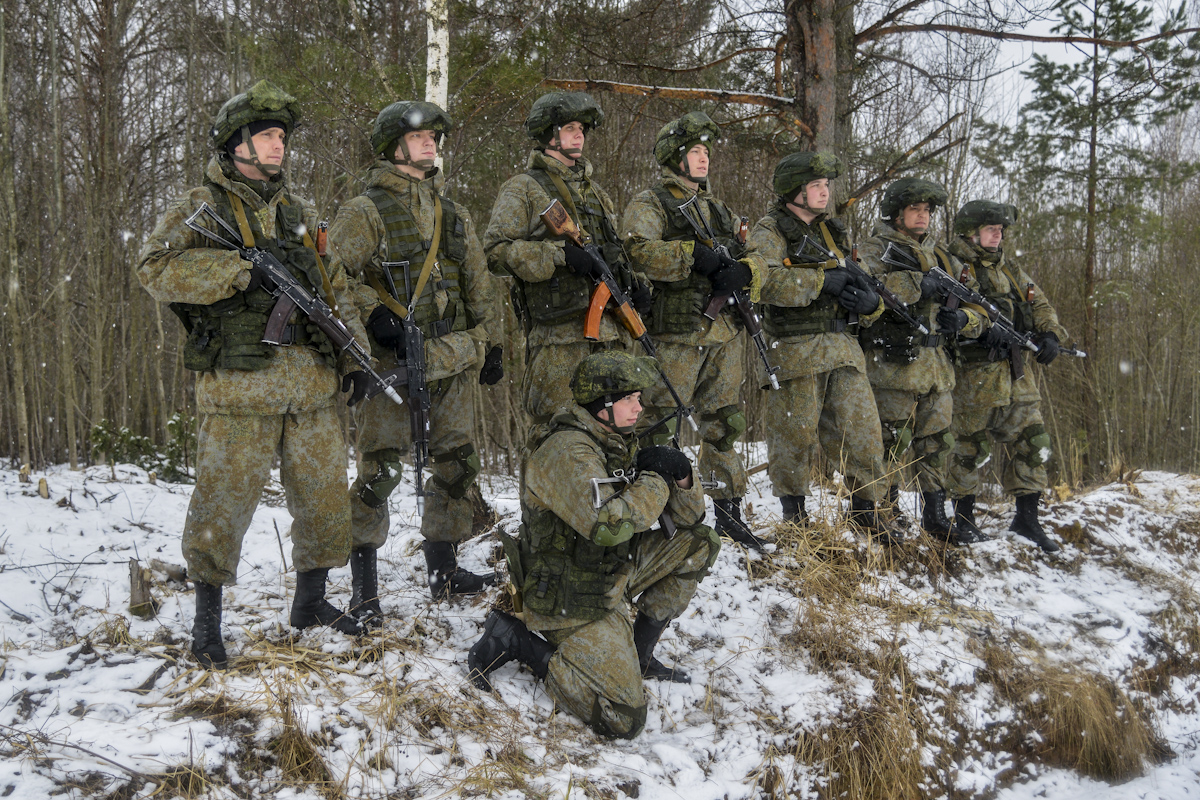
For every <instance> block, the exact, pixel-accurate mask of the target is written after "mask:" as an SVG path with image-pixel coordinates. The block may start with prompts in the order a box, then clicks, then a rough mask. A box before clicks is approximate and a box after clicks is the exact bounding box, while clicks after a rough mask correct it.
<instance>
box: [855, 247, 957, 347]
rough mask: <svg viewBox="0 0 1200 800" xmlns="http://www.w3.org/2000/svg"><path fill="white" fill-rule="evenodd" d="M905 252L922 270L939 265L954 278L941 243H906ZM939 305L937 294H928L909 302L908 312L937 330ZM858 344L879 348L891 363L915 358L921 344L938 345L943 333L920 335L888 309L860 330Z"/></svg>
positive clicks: (927, 326) (922, 345)
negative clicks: (926, 246)
mask: <svg viewBox="0 0 1200 800" xmlns="http://www.w3.org/2000/svg"><path fill="white" fill-rule="evenodd" d="M898 246H902V247H906V249H907V250H908V252H909V253H910V254H911V255H912V257H913V258H915V259H916V260H917V261H918V262H919V263H920V264H921V272H928V271H929V270H931V269H933V268H934V267H941V268H942V270H943V271H944V272H945V273H946V274H947V275H953V276H954V277H955V278H957V277H958V276H957V275H955V270H954V267H953V266H952V265H951V263H950V256H949V255H948V254H947V253H946V251H945V250H943V249H942V248H941V247H935V248H933V252H932V253H931V252H930V251H928V250H926V249H924V248H922V247H912V246H906V245H899V244H898ZM940 305H941V303H940V302H939V300H938V299H937V297H936V296H934V297H928V298H925V299H923V300H919V301H918V302H916V303H914V304H912V305H910V306H909V307H908V313H909V314H911V315H912V316H913V317H915V318H916V319H918V320H920V321H921V322H922V323H924V324H925V327H926V328H928V329H929V330H931V331H933V330H937V320H936V319H934V316H935V315H936V313H937V309H938V307H939V306H940ZM858 340H859V344H861V345H862V347H863V349H866V348H875V349H876V351H878V352H880V354H881V357H882V359H883V360H884V361H886V362H888V363H891V364H909V363H912V362H913V361H916V359H917V356H918V355H919V354H920V352H921V348H922V347H941V346H942V344H943V343H944V342H945V337H944V336H942V335H941V334H936V333H931V334H928V335H922V334H921V333H920V331H918V330H917V329H916V328H914V327H912V326H911V325H909V324H908V323H907V322H905V321H904V320H903V319H901V318H900V316H899V315H898V314H896V313H895V312H894V311H892V310H891V309H888V310H887V311H884V312H883V314H882V315H881V316H880V317H879V319H878V321H876V323H875V324H874V325H872V326H871V327H870V328H867V329H865V330H863V331H861V332H860V333H859V337H858Z"/></svg>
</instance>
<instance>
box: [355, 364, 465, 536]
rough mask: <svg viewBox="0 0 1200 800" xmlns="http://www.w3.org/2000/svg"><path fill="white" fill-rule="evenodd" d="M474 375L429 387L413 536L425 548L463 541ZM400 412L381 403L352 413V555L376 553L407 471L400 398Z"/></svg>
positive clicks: (407, 432)
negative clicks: (425, 457)
mask: <svg viewBox="0 0 1200 800" xmlns="http://www.w3.org/2000/svg"><path fill="white" fill-rule="evenodd" d="M475 383H476V373H475V371H474V370H467V371H465V372H460V373H458V374H457V375H452V376H451V377H449V378H443V379H441V380H439V381H434V382H433V383H431V384H430V385H429V395H430V397H429V400H430V404H429V462H430V463H429V474H428V475H427V476H426V480H425V514H424V515H423V516H422V517H421V535H422V536H423V537H425V539H426V540H427V541H430V542H461V541H463V540H464V539H468V538H470V536H471V501H470V500H469V499H468V498H467V497H466V493H467V490H468V489H469V488H470V486H471V484H472V483H474V482H475V476H476V475H478V474H479V455H478V454H477V453H476V452H475V446H474V445H473V444H472V443H471V432H472V431H473V430H474V428H475V406H474V403H473V401H472V389H473V386H474V385H475ZM400 394H401V395H402V396H403V397H404V402H405V405H404V406H398V405H396V404H395V403H393V402H392V401H391V400H388V399H387V398H386V397H384V396H383V395H376V396H375V397H373V398H371V399H370V400H366V401H364V402H362V403H360V404H359V405H358V407H357V408H356V409H355V411H354V422H355V425H356V426H357V428H358V477H357V478H356V479H355V480H354V483H353V484H351V486H350V510H351V513H352V516H353V524H352V526H351V527H352V530H353V536H354V546H355V547H375V548H379V547H382V546H383V543H384V542H385V541H387V537H388V530H389V528H390V527H391V519H390V516H389V514H388V506H387V498H388V496H389V495H390V494H391V493H392V491H393V490H394V489H395V488H396V486H397V485H398V484H399V483H400V481H401V479H402V477H403V474H404V470H405V467H406V466H407V468H408V470H409V471H410V472H411V470H412V468H413V467H412V427H411V426H412V423H411V422H410V418H409V413H408V405H407V404H408V402H409V399H408V396H407V394H406V393H405V392H404V390H403V389H401V390H400Z"/></svg>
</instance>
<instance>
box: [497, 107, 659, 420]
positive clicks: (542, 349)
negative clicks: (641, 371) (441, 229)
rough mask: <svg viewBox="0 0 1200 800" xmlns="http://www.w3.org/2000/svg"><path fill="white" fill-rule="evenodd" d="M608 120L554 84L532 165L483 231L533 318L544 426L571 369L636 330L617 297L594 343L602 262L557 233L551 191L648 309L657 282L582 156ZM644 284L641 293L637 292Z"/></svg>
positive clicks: (505, 193)
mask: <svg viewBox="0 0 1200 800" xmlns="http://www.w3.org/2000/svg"><path fill="white" fill-rule="evenodd" d="M603 121H604V113H603V112H602V111H601V110H600V107H599V106H598V105H596V101H595V100H593V99H592V98H591V96H590V95H588V94H585V93H584V92H550V93H549V94H545V95H542V96H541V97H539V98H538V99H537V100H536V101H535V102H534V104H533V108H532V109H530V112H529V118H528V119H526V120H525V130H526V131H528V133H529V136H530V137H531V138H532V139H533V140H534V141H536V142H537V146H536V147H535V148H534V149H533V151H532V152H531V153H530V154H529V161H528V162H527V166H526V171H525V172H524V173H522V174H520V175H516V176H514V177H512V178H510V179H509V180H508V181H507V182H506V183H505V184H504V185H503V186H502V187H500V194H499V196H497V197H496V203H495V205H494V206H492V216H491V220H490V221H489V223H488V229H487V233H485V234H484V249H485V250H486V251H487V256H488V266H489V267H490V268H491V270H492V271H493V272H494V273H496V274H498V275H510V276H512V277H513V278H514V280H515V286H514V287H513V297H514V303H515V305H517V306H518V313H519V314H520V315H521V317H522V319H523V320H524V323H525V326H526V333H527V338H526V348H527V356H528V357H527V362H526V367H525V379H524V387H523V391H524V398H525V399H524V402H525V411H526V412H528V414H529V415H530V417H531V418H532V419H533V422H534V424H535V425H538V424H545V423H547V422H549V421H550V418H551V417H552V416H553V415H554V414H557V413H559V412H561V411H569V410H570V409H571V407H572V406H573V405H574V403H573V402H572V401H571V392H570V389H569V388H568V386H567V383H568V381H569V379H570V376H571V371H572V370H574V369H575V366H576V365H577V364H578V363H579V362H580V361H581V360H583V358H584V357H585V356H587V355H588V354H589V353H591V352H592V351H594V350H606V349H610V348H617V349H621V350H627V349H629V348H630V347H631V346H632V339H631V338H630V336H629V333H628V332H627V331H626V330H625V329H624V328H622V326H621V323H620V322H619V321H618V320H617V318H616V316H614V314H613V308H614V307H613V305H612V304H609V306H608V308H607V310H606V312H605V313H604V315H603V318H602V319H601V320H600V327H599V331H598V333H597V336H596V339H595V340H594V341H592V340H589V339H587V338H585V336H584V314H585V313H586V311H587V308H588V305H589V303H590V301H591V297H592V288H593V286H594V284H595V279H596V277H597V275H596V272H595V270H596V267H595V265H594V263H593V262H592V260H591V259H590V258H589V257H588V255H587V254H586V253H585V252H584V251H583V250H582V249H581V248H579V247H576V246H575V245H573V244H571V243H570V242H566V241H564V240H563V239H560V238H555V237H554V236H553V234H551V233H549V232H548V231H547V230H546V226H545V225H544V224H543V223H542V220H541V219H540V218H539V215H540V214H541V212H543V211H545V210H546V207H547V206H548V205H550V201H551V200H552V199H557V200H558V201H559V202H561V203H562V204H563V205H564V206H565V207H566V210H567V212H568V213H569V214H570V216H571V218H572V219H573V220H574V221H575V223H576V224H577V225H578V226H579V228H580V230H582V231H583V232H584V233H586V234H587V235H589V236H590V237H591V238H592V241H593V242H594V243H595V244H596V245H597V246H598V247H599V248H600V250H601V252H602V253H603V255H604V260H605V261H606V262H607V263H608V265H609V267H610V268H611V269H612V271H613V274H614V275H615V276H616V277H617V280H618V281H619V282H620V283H621V284H622V286H623V288H625V289H626V291H627V292H629V293H630V294H632V296H633V300H634V303H635V307H638V310H639V311H642V310H644V309H645V308H646V307H647V306H648V304H649V300H650V288H649V286H648V285H645V284H643V283H641V282H635V280H634V277H633V273H632V272H631V271H630V269H629V266H628V264H627V262H626V260H625V255H624V253H623V251H622V250H621V243H620V240H619V239H618V238H617V216H616V213H615V211H614V210H613V204H612V200H610V199H609V197H608V194H606V193H605V192H604V190H603V189H601V188H600V187H599V186H598V185H596V183H595V182H594V181H593V180H592V165H591V164H590V163H589V162H588V160H587V159H586V158H584V157H583V148H584V143H585V140H586V138H587V135H588V134H589V133H590V132H591V131H593V130H594V129H595V128H597V127H599V125H600V124H601V123H602V122H603ZM635 290H636V291H635Z"/></svg>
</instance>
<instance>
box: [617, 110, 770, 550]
mask: <svg viewBox="0 0 1200 800" xmlns="http://www.w3.org/2000/svg"><path fill="white" fill-rule="evenodd" d="M719 135H720V134H719V131H718V130H717V126H716V124H715V123H714V122H713V121H712V120H711V119H709V118H708V115H707V114H705V113H704V112H703V111H693V112H691V113H688V114H685V115H684V116H682V117H681V118H679V119H677V120H674V121H672V122H669V123H667V124H666V125H665V126H663V128H662V130H661V131H659V133H658V139H657V141H656V142H655V144H654V159H655V160H656V161H657V162H658V163H659V164H660V165H661V166H662V177H661V178H660V180H659V182H658V183H657V184H656V185H655V186H654V187H653V188H652V189H647V190H646V191H644V192H642V193H641V194H639V195H638V196H637V197H635V198H633V200H632V201H631V202H630V203H629V205H628V206H627V207H626V208H625V214H624V216H623V217H622V219H623V220H624V225H625V250H626V252H627V253H628V254H629V260H630V262H631V263H632V265H633V268H634V269H635V270H637V271H638V272H639V273H644V274H645V275H646V277H647V278H649V279H650V281H651V283H652V285H653V287H654V296H653V301H652V304H651V306H650V313H649V314H648V315H647V320H646V325H647V328H648V329H649V331H650V333H651V335H652V336H653V337H654V342H655V344H656V346H657V349H658V359H659V363H660V364H662V366H663V369H664V371H665V372H666V374H667V378H668V379H669V380H670V381H671V384H672V385H673V386H674V387H675V389H676V391H677V392H678V393H679V396H680V399H681V400H682V401H683V403H685V404H689V405H691V404H694V405H695V410H696V413H697V414H698V415H699V417H700V422H701V426H702V427H701V430H700V439H701V445H700V464H699V466H700V474H701V475H703V476H705V477H708V476H715V477H716V479H717V480H718V481H720V482H721V483H723V484H724V488H721V489H713V490H710V492H709V494H711V495H712V497H713V506H714V508H715V511H716V522H717V533H718V534H719V535H728V536H730V537H731V538H732V539H734V540H735V541H738V542H742V543H743V544H749V545H754V546H757V545H759V544H760V543H759V542H758V540H757V539H756V538H754V537H753V536H752V535H751V534H750V531H749V529H748V528H747V527H746V524H745V523H744V522H743V521H742V509H741V502H742V496H743V495H745V493H746V469H745V467H744V466H743V465H742V461H741V459H740V458H739V457H738V454H737V453H736V452H735V451H734V444H735V443H736V442H737V440H738V437H739V436H741V434H742V432H743V431H744V430H746V415H745V413H744V412H743V411H742V408H741V405H740V404H739V393H740V391H741V385H742V381H743V380H744V377H745V375H744V373H745V369H744V367H743V348H742V343H741V341H740V340H739V338H738V334H739V333H740V332H741V331H742V329H743V325H742V321H741V319H740V317H738V315H737V311H736V309H735V308H734V307H733V306H731V305H726V306H725V307H724V308H723V309H722V310H720V311H719V312H718V313H717V315H716V318H715V319H709V318H707V317H705V316H704V314H703V312H704V310H705V307H706V306H707V305H708V304H709V301H710V300H711V299H712V298H713V296H714V295H717V296H719V295H725V296H728V295H729V293H730V292H732V291H734V290H738V289H742V288H744V287H745V286H746V285H747V284H749V283H750V278H751V272H750V268H749V267H748V266H747V265H746V264H745V263H743V262H741V261H736V260H734V257H733V255H731V253H732V254H734V255H741V251H742V249H743V245H742V244H741V243H740V242H739V241H738V240H737V238H736V234H737V229H738V223H737V221H736V218H735V217H734V216H733V215H732V214H731V213H730V211H729V208H728V207H727V206H726V205H725V204H724V203H722V202H721V201H720V200H718V199H717V198H715V197H713V196H712V195H711V194H709V192H708V172H709V164H710V163H711V159H712V151H711V147H712V145H713V144H714V143H715V142H716V141H717V138H718V137H719ZM684 204H689V205H688V206H687V209H688V210H687V211H680V207H681V206H683V205H684ZM685 213H686V214H690V215H691V219H692V220H694V221H695V222H696V223H697V224H698V225H700V226H701V231H702V232H703V236H701V234H699V233H698V232H697V231H696V229H695V228H694V227H693V226H692V224H690V223H689V222H688V218H687V217H685ZM702 238H703V239H708V240H709V241H708V243H707V244H705V243H704V242H703V241H701V239H702ZM714 248H717V249H715V250H714ZM646 395H647V400H648V402H647V404H646V415H645V417H646V421H647V422H649V423H654V422H657V421H659V420H661V419H663V418H664V417H666V416H668V415H669V414H671V412H673V411H674V410H675V402H674V398H672V397H671V395H670V393H669V392H668V391H667V389H666V386H665V385H661V384H660V385H659V386H656V387H653V388H651V389H649V390H648V391H647V392H646ZM678 425H679V420H678V418H677V417H676V418H673V419H671V420H670V422H669V423H666V424H664V426H663V428H661V429H660V430H661V433H658V434H657V435H654V437H653V441H654V443H655V444H667V443H668V442H669V441H670V440H671V439H672V438H673V436H674V435H675V432H676V429H677V427H678Z"/></svg>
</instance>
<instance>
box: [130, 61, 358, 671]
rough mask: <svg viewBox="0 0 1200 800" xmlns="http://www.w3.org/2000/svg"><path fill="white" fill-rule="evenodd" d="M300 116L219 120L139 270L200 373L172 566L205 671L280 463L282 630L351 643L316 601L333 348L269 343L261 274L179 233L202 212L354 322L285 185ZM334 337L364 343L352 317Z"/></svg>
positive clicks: (236, 106)
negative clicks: (285, 564)
mask: <svg viewBox="0 0 1200 800" xmlns="http://www.w3.org/2000/svg"><path fill="white" fill-rule="evenodd" d="M299 117H300V111H299V107H298V105H297V103H296V99H295V98H294V97H292V96H291V95H289V94H287V93H286V92H283V91H282V90H280V89H279V88H278V87H276V86H273V85H272V84H270V83H268V82H267V81H260V82H259V83H257V84H255V85H254V86H253V87H252V88H251V89H250V91H248V92H244V93H242V94H239V95H237V96H235V97H233V98H231V99H230V100H229V101H228V102H227V103H225V105H223V106H221V109H220V111H218V112H217V119H216V122H215V123H214V124H213V128H212V131H211V134H212V143H213V146H214V148H216V151H217V152H216V154H215V155H214V156H213V158H212V159H211V160H210V161H209V162H208V167H207V168H206V169H205V173H204V184H203V185H202V186H200V187H198V188H195V189H192V190H191V191H190V192H188V193H187V194H186V195H185V196H184V197H183V198H182V199H180V200H177V201H175V203H173V204H172V205H171V207H170V208H169V209H168V210H167V211H166V213H165V214H163V216H162V217H161V218H160V219H159V221H158V225H157V227H155V229H154V232H153V233H151V234H150V238H149V239H148V240H147V241H146V244H145V246H144V247H143V248H142V252H141V256H140V263H139V265H138V269H137V274H138V279H139V280H140V281H141V282H142V285H143V286H144V287H146V290H147V291H149V292H150V294H151V295H153V296H154V298H155V299H157V300H161V301H164V302H168V303H170V304H171V309H172V310H173V311H174V312H175V313H176V314H177V315H178V316H179V318H180V319H181V320H182V321H183V324H184V326H185V327H186V328H187V331H188V338H187V343H186V344H185V345H184V350H183V363H184V366H185V367H186V368H188V369H191V370H195V371H197V372H198V373H199V374H198V375H197V376H196V406H197V408H198V409H199V410H200V413H201V414H203V415H204V416H203V422H202V423H201V425H200V436H199V452H198V454H197V458H196V488H195V491H194V492H193V493H192V499H191V503H190V504H189V506H188V514H187V520H186V522H185V523H184V527H183V556H184V558H185V559H186V560H187V567H188V574H189V575H190V576H191V577H192V579H193V580H194V581H195V585H196V619H195V623H194V625H193V627H192V653H193V654H194V655H195V657H196V660H197V661H199V662H200V664H201V666H203V667H205V668H208V669H224V668H225V667H226V665H227V661H226V656H225V645H224V644H223V642H222V640H221V590H222V587H223V586H225V585H226V584H230V583H234V582H235V580H236V578H237V565H238V561H239V559H240V558H241V547H242V538H243V537H244V536H245V535H246V529H247V528H248V527H249V526H250V520H251V518H252V517H253V515H254V509H255V507H256V506H257V505H258V499H259V497H260V496H261V494H262V487H263V485H264V484H265V483H266V481H267V479H268V478H269V477H270V473H271V467H272V464H273V462H274V459H275V456H276V454H278V455H279V458H280V471H279V472H280V480H282V482H283V486H284V488H285V490H286V491H287V503H288V511H290V512H291V514H292V526H291V529H290V531H289V535H290V537H291V540H292V564H293V565H294V566H295V568H296V596H295V598H294V599H293V601H292V608H291V614H290V621H291V624H292V626H293V627H296V628H308V627H311V626H314V625H331V626H333V627H334V628H336V629H337V630H339V631H342V632H343V633H350V634H357V633H360V632H361V627H360V625H359V623H358V622H357V621H356V620H355V619H353V618H352V617H349V616H347V615H345V614H343V613H342V612H341V611H339V610H338V609H336V608H334V607H333V606H332V605H330V603H329V602H328V601H326V599H325V581H326V576H327V575H328V573H329V570H330V568H332V567H340V566H343V565H345V563H346V559H347V556H348V554H349V552H350V507H349V504H348V503H347V502H346V472H345V459H346V445H345V442H344V441H343V440H342V433H341V426H340V425H339V424H338V418H337V412H336V410H335V408H334V401H335V399H336V398H337V395H338V372H339V370H338V364H337V359H336V358H335V356H334V354H333V347H332V346H331V344H330V342H329V340H328V339H327V338H326V337H325V335H324V334H323V333H321V332H320V331H319V330H318V329H317V327H316V326H315V325H313V324H306V318H305V317H303V316H302V315H299V314H295V315H293V317H292V319H291V320H290V323H291V324H289V325H288V326H287V328H286V332H285V334H284V344H286V345H290V346H274V345H269V344H264V343H263V342H262V338H263V334H264V331H265V329H266V326H267V318H268V315H269V314H270V313H271V310H272V308H273V306H274V305H275V299H274V298H273V297H272V296H271V294H270V293H269V292H268V291H267V290H266V289H264V288H263V286H262V277H261V275H260V274H259V273H258V272H257V271H256V270H255V268H254V267H253V265H252V264H251V263H250V262H248V261H243V260H242V258H241V256H240V255H239V253H238V252H236V251H233V250H225V249H219V248H214V247H212V246H211V245H210V242H209V240H208V239H207V238H205V237H203V236H201V235H200V234H198V233H197V232H196V231H194V230H192V229H191V228H190V227H188V226H187V225H186V224H185V220H187V219H188V218H189V217H190V216H192V215H193V214H194V213H195V212H196V211H197V210H199V208H200V206H201V204H203V203H207V204H208V205H209V206H210V207H211V208H212V209H214V210H215V212H216V213H217V214H218V215H219V216H220V217H221V218H222V219H224V220H225V221H226V222H227V223H228V224H229V225H230V227H232V228H233V229H235V230H238V231H239V232H240V233H241V236H242V240H243V243H244V244H245V245H246V246H247V247H254V246H257V247H260V248H264V249H266V250H269V251H270V252H271V253H272V254H273V255H274V256H275V257H276V258H277V259H278V260H279V261H280V262H281V263H282V264H283V265H285V267H286V268H287V269H288V271H289V272H291V273H292V275H293V276H295V277H296V279H297V280H299V281H300V282H301V283H302V284H303V285H304V286H305V287H306V288H307V289H308V291H310V292H312V293H313V294H315V295H317V296H320V297H327V298H328V299H329V305H330V306H332V307H333V308H335V309H336V308H339V307H340V308H343V309H353V308H354V307H355V306H354V301H353V298H352V294H351V292H350V289H349V287H348V285H347V283H346V276H345V274H344V273H343V272H342V270H341V268H340V267H338V266H337V265H334V264H331V265H330V267H329V269H328V271H326V269H325V267H324V264H323V263H322V261H321V258H320V257H319V256H318V255H317V252H316V250H315V248H314V247H313V242H312V239H311V238H310V236H309V233H308V232H309V231H311V230H315V228H316V222H317V219H316V210H315V209H314V208H313V207H312V205H311V204H310V203H308V202H307V201H305V200H302V199H300V198H299V197H297V196H296V195H294V194H292V193H291V192H290V191H288V189H287V184H286V181H285V180H284V176H283V174H282V173H281V172H280V169H281V166H282V163H283V156H284V152H285V150H286V147H287V139H288V138H289V137H290V135H291V133H292V130H293V129H294V128H295V126H296V123H297V121H298V120H299ZM222 233H223V232H222ZM330 292H332V297H330V294H329V293H330ZM345 323H346V325H347V327H349V329H350V331H351V332H352V333H354V335H355V338H357V339H358V340H359V341H365V339H366V334H365V333H364V332H363V330H362V326H361V324H359V322H358V321H357V320H355V319H353V318H352V315H348V316H347V319H346V320H345ZM342 366H343V367H345V365H342ZM343 371H345V370H343ZM351 383H353V384H354V385H355V386H356V387H357V385H358V383H359V382H358V381H357V379H355V378H352V375H350V374H348V375H346V378H345V380H344V381H343V386H348V385H349V384H351ZM356 394H357V392H356Z"/></svg>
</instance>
